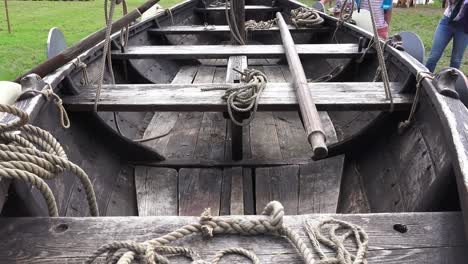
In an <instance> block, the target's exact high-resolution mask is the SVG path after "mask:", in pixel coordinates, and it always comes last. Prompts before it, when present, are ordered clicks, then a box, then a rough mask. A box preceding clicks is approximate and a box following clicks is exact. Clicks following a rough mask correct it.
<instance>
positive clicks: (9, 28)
mask: <svg viewBox="0 0 468 264" xmlns="http://www.w3.org/2000/svg"><path fill="white" fill-rule="evenodd" d="M5 15H6V21H7V26H8V34H11V26H10V16H9V15H8V3H7V0H5Z"/></svg>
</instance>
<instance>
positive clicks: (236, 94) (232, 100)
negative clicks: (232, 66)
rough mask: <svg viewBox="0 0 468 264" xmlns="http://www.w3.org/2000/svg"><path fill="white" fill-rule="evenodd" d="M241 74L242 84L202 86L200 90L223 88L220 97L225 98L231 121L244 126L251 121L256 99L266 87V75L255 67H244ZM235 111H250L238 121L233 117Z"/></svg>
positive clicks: (256, 105) (255, 108)
mask: <svg viewBox="0 0 468 264" xmlns="http://www.w3.org/2000/svg"><path fill="white" fill-rule="evenodd" d="M240 73H241V74H242V81H243V82H245V83H244V84H240V85H235V86H232V85H229V86H228V85H226V86H217V87H210V88H202V89H201V90H202V91H216V90H224V91H225V93H224V95H223V96H222V97H221V98H222V99H223V100H226V104H227V111H228V114H229V117H230V118H231V120H232V122H233V123H234V124H236V125H238V126H246V125H248V124H250V122H252V120H253V119H254V117H255V113H256V112H257V108H258V101H259V98H260V96H261V95H262V92H263V90H264V89H265V87H266V83H267V81H268V80H267V77H266V75H265V74H264V73H262V72H261V71H259V70H255V69H245V70H244V71H243V72H240ZM235 112H237V113H247V112H250V116H249V117H248V118H247V119H245V120H240V121H238V120H237V119H236V117H235V114H234V113H235Z"/></svg>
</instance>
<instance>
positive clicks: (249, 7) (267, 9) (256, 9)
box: [195, 5, 282, 13]
mask: <svg viewBox="0 0 468 264" xmlns="http://www.w3.org/2000/svg"><path fill="white" fill-rule="evenodd" d="M281 9H282V8H281V7H274V6H266V5H246V6H245V11H246V12H276V11H281ZM225 10H226V7H224V6H216V7H197V8H195V11H196V12H204V13H206V12H224V11H225Z"/></svg>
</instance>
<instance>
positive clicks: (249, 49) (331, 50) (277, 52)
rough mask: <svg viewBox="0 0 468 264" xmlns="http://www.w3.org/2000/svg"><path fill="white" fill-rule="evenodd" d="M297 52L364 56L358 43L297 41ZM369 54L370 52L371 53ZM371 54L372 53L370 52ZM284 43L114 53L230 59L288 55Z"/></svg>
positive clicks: (131, 49) (121, 56)
mask: <svg viewBox="0 0 468 264" xmlns="http://www.w3.org/2000/svg"><path fill="white" fill-rule="evenodd" d="M295 47H296V50H297V53H298V54H299V55H302V56H306V55H308V56H316V57H325V58H352V57H357V56H361V52H359V51H358V45H357V44H297V45H295ZM368 53H369V52H368ZM369 54H371V53H369ZM284 55H285V54H284V48H283V45H244V46H237V45H173V46H130V47H128V49H127V50H126V52H125V53H122V52H120V51H114V52H112V58H114V59H145V58H155V57H161V58H168V59H226V58H228V57H230V56H248V57H249V59H251V58H278V57H284Z"/></svg>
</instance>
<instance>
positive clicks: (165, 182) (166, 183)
mask: <svg viewBox="0 0 468 264" xmlns="http://www.w3.org/2000/svg"><path fill="white" fill-rule="evenodd" d="M135 187H136V194H137V203H138V215H139V216H155V215H177V213H178V210H177V200H178V197H177V171H176V170H175V169H169V168H155V167H143V166H138V167H136V168H135Z"/></svg>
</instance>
